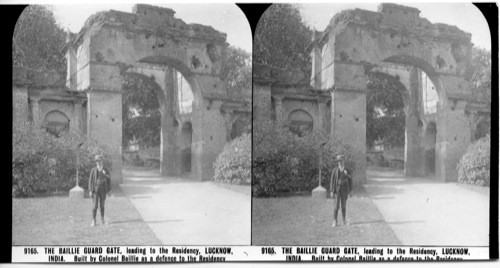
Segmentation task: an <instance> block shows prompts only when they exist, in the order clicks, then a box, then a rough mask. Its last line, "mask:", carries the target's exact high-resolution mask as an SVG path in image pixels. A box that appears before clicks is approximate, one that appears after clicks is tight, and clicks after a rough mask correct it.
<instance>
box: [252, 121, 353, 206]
mask: <svg viewBox="0 0 500 268" xmlns="http://www.w3.org/2000/svg"><path fill="white" fill-rule="evenodd" d="M322 144H324V146H322ZM320 154H321V156H322V159H323V161H322V164H321V170H322V171H321V173H322V186H323V187H325V188H327V189H328V187H329V180H330V174H331V171H332V169H333V168H334V167H335V165H336V162H335V161H334V159H335V156H336V155H338V154H344V155H345V156H346V168H347V169H349V170H351V171H354V169H355V162H354V151H353V150H352V148H351V147H350V146H347V145H344V144H342V142H341V141H339V140H338V139H336V138H330V137H328V136H327V135H324V134H320V133H312V134H309V135H306V136H304V137H298V136H296V135H294V134H292V133H291V132H290V131H289V130H288V129H287V128H286V127H278V126H276V125H275V124H274V123H273V122H258V123H256V124H254V133H253V154H252V156H253V159H252V165H253V169H252V190H253V195H254V196H255V197H266V196H277V195H280V194H284V193H286V192H300V191H311V190H312V189H314V188H315V187H317V186H318V173H319V155H320Z"/></svg>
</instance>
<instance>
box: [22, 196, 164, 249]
mask: <svg viewBox="0 0 500 268" xmlns="http://www.w3.org/2000/svg"><path fill="white" fill-rule="evenodd" d="M112 193H113V196H112V197H108V198H107V199H106V220H107V221H108V225H105V226H102V225H100V214H99V210H98V211H97V222H98V224H99V225H98V226H95V227H91V226H90V223H91V222H92V200H91V199H90V198H85V199H80V200H71V199H69V198H68V197H67V196H51V197H37V198H14V199H12V244H13V245H160V244H161V243H160V240H159V239H158V238H157V237H156V236H155V234H154V233H153V231H152V230H151V229H150V228H149V226H148V225H147V224H146V223H145V222H144V221H143V220H142V219H141V217H140V216H139V213H138V212H137V210H136V209H135V207H134V206H133V205H132V203H130V201H129V200H128V199H127V198H126V197H125V195H124V194H123V192H122V191H121V189H120V188H119V187H118V186H115V187H114V188H113V191H112Z"/></svg>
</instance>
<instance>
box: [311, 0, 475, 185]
mask: <svg viewBox="0 0 500 268" xmlns="http://www.w3.org/2000/svg"><path fill="white" fill-rule="evenodd" d="M419 13H420V11H419V10H418V9H416V8H411V7H405V6H400V5H395V4H381V5H380V6H379V8H378V12H371V11H366V10H361V9H355V10H346V11H342V12H340V13H339V14H337V15H336V16H335V17H334V18H333V19H332V20H331V22H330V25H329V26H328V27H327V29H326V30H325V32H324V33H323V34H322V35H320V36H318V38H316V39H315V40H314V42H313V44H312V52H311V57H312V63H313V66H312V77H311V85H312V86H313V87H314V88H315V89H320V90H327V91H330V92H331V96H332V97H331V98H332V105H331V124H330V126H331V131H330V133H331V134H332V135H335V136H336V137H338V138H340V139H343V140H344V141H346V142H347V143H349V144H351V145H352V146H353V147H354V148H355V150H356V151H357V154H356V173H355V174H354V179H355V182H356V183H357V184H363V183H365V182H366V174H365V169H366V158H365V144H366V111H365V110H364V109H359V107H366V89H365V87H366V81H367V75H366V74H367V72H369V71H370V70H371V69H373V68H376V67H378V66H383V65H384V64H385V63H392V64H396V65H410V66H414V67H418V68H419V69H421V70H422V71H424V72H425V73H426V74H427V76H428V77H429V79H430V80H431V81H432V82H433V83H434V85H435V86H436V90H437V93H438V96H439V100H438V108H437V115H436V118H437V121H436V129H437V137H436V178H439V179H440V180H442V181H456V180H457V171H456V168H455V167H456V164H457V163H458V161H459V159H460V157H461V156H462V155H463V153H464V152H465V150H466V148H467V145H468V144H469V140H470V137H469V135H470V132H469V131H457V130H463V129H468V127H469V125H468V120H467V118H465V117H466V115H465V112H464V109H465V106H466V104H467V102H468V101H469V99H468V97H466V96H469V95H471V94H470V85H469V83H468V81H466V79H465V75H466V69H467V66H468V65H469V64H470V62H471V48H472V43H471V42H470V38H471V35H470V34H469V33H466V32H463V31H461V30H460V29H458V28H457V27H454V26H448V25H444V24H432V23H431V22H429V21H428V20H426V19H424V18H421V17H420V16H419ZM367 25H369V27H367ZM415 76H416V72H413V73H411V74H410V78H411V79H410V88H409V90H410V93H411V92H412V90H414V89H412V88H416V89H417V90H418V88H419V87H420V86H419V81H418V79H414V78H415ZM412 77H413V78H412ZM412 95H413V94H412ZM343 115H344V116H343ZM345 115H349V116H345ZM342 116H343V117H342ZM413 121H414V123H415V124H416V126H417V127H418V126H423V121H422V120H417V119H415V120H413ZM420 135H421V134H420ZM415 138H418V137H415ZM418 154H419V155H421V153H420V152H419V153H418ZM418 166H419V167H423V166H424V165H423V163H422V165H420V164H419V165H418Z"/></svg>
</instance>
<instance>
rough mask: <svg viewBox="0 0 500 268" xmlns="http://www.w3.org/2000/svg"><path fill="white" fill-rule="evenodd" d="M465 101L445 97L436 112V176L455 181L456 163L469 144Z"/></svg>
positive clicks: (456, 174) (443, 179)
mask: <svg viewBox="0 0 500 268" xmlns="http://www.w3.org/2000/svg"><path fill="white" fill-rule="evenodd" d="M466 104H467V102H466V101H463V100H451V99H447V100H446V103H445V105H443V107H442V109H440V111H439V113H438V120H437V121H438V122H437V135H436V178H437V179H439V180H440V181H446V182H450V181H457V180H458V171H457V165H458V163H459V161H460V159H461V158H462V156H463V155H464V153H465V152H466V151H467V149H468V147H469V145H470V135H471V134H470V131H468V128H469V122H468V120H467V115H466V112H465V106H466Z"/></svg>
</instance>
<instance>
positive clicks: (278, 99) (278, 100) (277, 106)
mask: <svg viewBox="0 0 500 268" xmlns="http://www.w3.org/2000/svg"><path fill="white" fill-rule="evenodd" d="M273 100H274V112H275V113H276V123H277V124H278V125H279V126H282V125H283V123H284V122H283V96H273Z"/></svg>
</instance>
